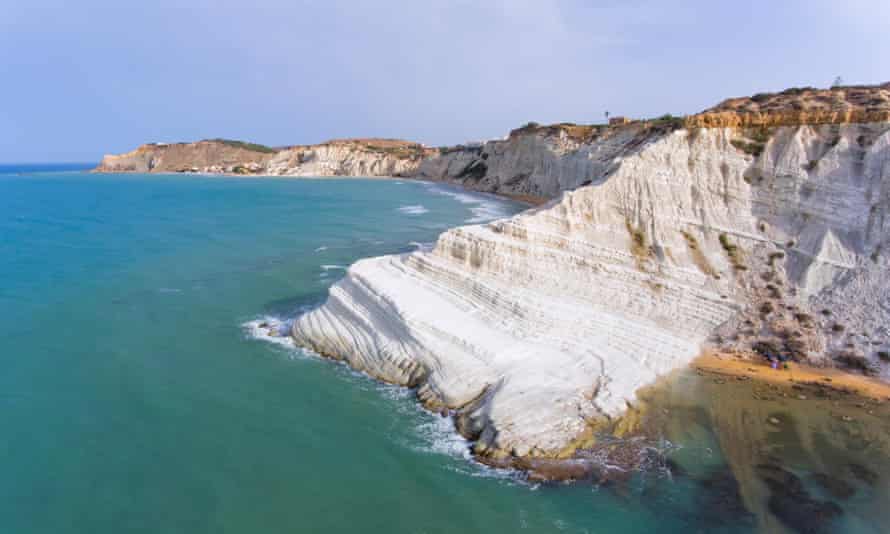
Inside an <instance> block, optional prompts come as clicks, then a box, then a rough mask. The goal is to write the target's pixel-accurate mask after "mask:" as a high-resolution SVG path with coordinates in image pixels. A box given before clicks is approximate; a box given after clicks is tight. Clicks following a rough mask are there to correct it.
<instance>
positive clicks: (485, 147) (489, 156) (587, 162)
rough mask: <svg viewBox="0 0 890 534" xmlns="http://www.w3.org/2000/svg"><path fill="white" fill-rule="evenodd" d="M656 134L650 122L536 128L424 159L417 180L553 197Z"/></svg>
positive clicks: (588, 180)
mask: <svg viewBox="0 0 890 534" xmlns="http://www.w3.org/2000/svg"><path fill="white" fill-rule="evenodd" d="M658 131H659V130H658V129H657V128H653V127H652V125H651V124H650V123H647V122H638V123H635V124H630V125H628V126H624V127H609V126H579V125H575V124H557V125H550V126H538V125H534V124H532V125H528V126H525V127H523V128H519V129H517V130H513V131H512V132H510V135H509V136H508V137H507V138H506V139H504V140H497V141H488V142H486V143H481V144H476V145H461V146H457V147H452V148H447V149H443V150H441V152H440V154H438V157H434V158H428V159H426V160H425V161H424V162H423V163H422V164H421V165H420V167H419V169H418V170H417V173H416V174H415V176H416V177H418V178H422V179H426V180H438V181H447V182H450V183H457V184H460V185H462V186H464V187H466V188H468V189H473V190H476V191H485V192H489V193H502V194H513V195H515V194H521V195H530V196H537V197H544V198H552V197H554V196H556V195H557V194H559V192H561V191H565V190H569V189H575V188H577V187H580V186H582V185H586V184H589V183H591V182H592V181H593V180H594V179H596V178H598V177H601V176H603V175H606V174H609V173H610V172H611V171H612V170H614V168H615V167H616V164H617V161H618V160H619V158H621V157H622V156H623V155H625V154H627V153H630V152H631V151H633V150H634V149H635V148H637V147H639V146H640V145H641V144H643V143H645V142H646V141H647V140H648V139H650V138H652V137H654V136H656V135H657V134H658Z"/></svg>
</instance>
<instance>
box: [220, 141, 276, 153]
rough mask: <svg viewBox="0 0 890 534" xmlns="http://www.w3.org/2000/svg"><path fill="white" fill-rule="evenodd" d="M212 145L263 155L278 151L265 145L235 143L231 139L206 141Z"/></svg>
mask: <svg viewBox="0 0 890 534" xmlns="http://www.w3.org/2000/svg"><path fill="white" fill-rule="evenodd" d="M208 141H211V142H213V143H221V144H223V145H226V146H230V147H232V148H241V149H244V150H249V151H251V152H262V153H264V154H275V153H277V152H278V151H277V150H275V149H274V148H272V147H269V146H266V145H258V144H256V143H245V142H244V141H235V140H233V139H208Z"/></svg>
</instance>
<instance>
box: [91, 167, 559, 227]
mask: <svg viewBox="0 0 890 534" xmlns="http://www.w3.org/2000/svg"><path fill="white" fill-rule="evenodd" d="M83 172H86V173H89V174H105V175H111V174H122V175H127V174H147V175H155V176H199V177H209V178H216V177H221V178H296V179H303V180H307V179H308V180H326V179H354V180H383V181H386V180H410V181H412V182H421V183H428V184H445V185H450V186H452V187H457V188H459V189H463V190H464V191H467V192H468V193H477V194H481V195H493V196H496V197H499V198H501V199H506V200H510V201H513V202H517V203H519V204H524V205H526V206H528V207H530V208H534V207H538V206H543V205H544V204H546V203H548V202H550V201H551V200H553V198H548V197H541V196H536V195H527V194H522V193H501V192H493V191H480V190H478V189H471V188H469V187H467V186H465V185H464V184H461V183H455V182H448V181H444V180H428V179H424V178H414V177H411V176H346V175H339V174H338V175H333V176H302V175H291V174H236V173H228V172H135V171H113V172H111V171H100V170H96V169H91V170H84V171H83ZM449 229H450V228H449Z"/></svg>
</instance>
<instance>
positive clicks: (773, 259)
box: [768, 250, 785, 267]
mask: <svg viewBox="0 0 890 534" xmlns="http://www.w3.org/2000/svg"><path fill="white" fill-rule="evenodd" d="M784 257H785V253H784V252H782V251H781V250H780V251H778V252H770V254H769V256H768V259H769V266H770V267H774V266H775V263H776V260H781V259H782V258H784Z"/></svg>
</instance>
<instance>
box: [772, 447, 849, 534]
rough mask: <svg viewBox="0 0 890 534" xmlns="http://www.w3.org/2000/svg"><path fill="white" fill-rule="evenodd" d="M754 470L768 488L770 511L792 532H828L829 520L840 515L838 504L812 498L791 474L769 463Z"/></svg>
mask: <svg viewBox="0 0 890 534" xmlns="http://www.w3.org/2000/svg"><path fill="white" fill-rule="evenodd" d="M757 469H758V472H759V473H760V476H761V480H762V481H763V482H764V483H765V484H766V485H767V487H768V488H769V490H770V497H769V500H768V502H767V505H768V506H769V510H770V512H772V513H773V515H775V516H776V517H777V518H779V520H780V521H781V522H782V523H784V524H785V525H786V526H787V527H789V528H791V529H792V530H794V531H795V532H800V533H807V534H809V533H813V534H815V533H820V532H830V531H831V528H832V521H834V520H835V519H836V518H837V517H839V516H841V515H842V514H843V510H842V509H841V507H840V506H838V505H837V503H834V502H831V501H820V500H817V499H814V498H813V497H812V496H811V495H810V494H809V492H808V491H807V490H806V488H805V487H804V485H803V482H802V481H801V479H800V478H799V477H798V476H797V475H795V474H794V473H791V472H790V471H786V470H785V469H782V468H781V467H778V466H776V465H772V464H761V465H758V466H757Z"/></svg>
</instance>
